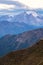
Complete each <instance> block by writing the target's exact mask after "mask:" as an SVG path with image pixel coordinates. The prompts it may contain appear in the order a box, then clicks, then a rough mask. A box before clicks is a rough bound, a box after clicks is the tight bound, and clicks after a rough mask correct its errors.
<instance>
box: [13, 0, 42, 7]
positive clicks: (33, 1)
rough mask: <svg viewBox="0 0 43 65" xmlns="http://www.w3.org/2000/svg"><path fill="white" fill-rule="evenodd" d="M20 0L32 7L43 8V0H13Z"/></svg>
mask: <svg viewBox="0 0 43 65" xmlns="http://www.w3.org/2000/svg"><path fill="white" fill-rule="evenodd" d="M12 1H19V2H20V3H22V4H24V5H26V6H28V7H31V8H43V0H12Z"/></svg>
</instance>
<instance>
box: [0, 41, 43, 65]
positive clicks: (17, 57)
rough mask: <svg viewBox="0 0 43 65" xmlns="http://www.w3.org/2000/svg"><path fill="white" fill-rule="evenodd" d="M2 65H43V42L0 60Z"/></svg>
mask: <svg viewBox="0 0 43 65" xmlns="http://www.w3.org/2000/svg"><path fill="white" fill-rule="evenodd" d="M0 65H43V40H40V41H38V42H37V43H36V44H34V45H33V46H32V47H30V48H27V49H23V50H19V51H15V52H11V53H9V54H7V55H6V56H4V57H2V58H0Z"/></svg>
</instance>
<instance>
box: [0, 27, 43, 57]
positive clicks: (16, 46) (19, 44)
mask: <svg viewBox="0 0 43 65" xmlns="http://www.w3.org/2000/svg"><path fill="white" fill-rule="evenodd" d="M40 39H43V28H40V29H36V30H31V31H27V32H23V33H20V34H17V35H5V36H3V37H2V38H0V57H2V56H4V55H6V54H8V53H9V52H12V51H16V50H20V49H24V48H28V47H31V46H32V45H34V44H35V43H36V42H38V41H39V40H40Z"/></svg>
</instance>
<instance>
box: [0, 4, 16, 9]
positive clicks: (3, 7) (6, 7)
mask: <svg viewBox="0 0 43 65" xmlns="http://www.w3.org/2000/svg"><path fill="white" fill-rule="evenodd" d="M13 8H15V6H14V5H7V4H0V10H1V9H13Z"/></svg>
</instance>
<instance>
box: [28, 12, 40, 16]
mask: <svg viewBox="0 0 43 65" xmlns="http://www.w3.org/2000/svg"><path fill="white" fill-rule="evenodd" d="M27 14H32V15H33V16H34V17H37V16H39V15H38V14H37V13H36V12H34V11H27Z"/></svg>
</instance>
